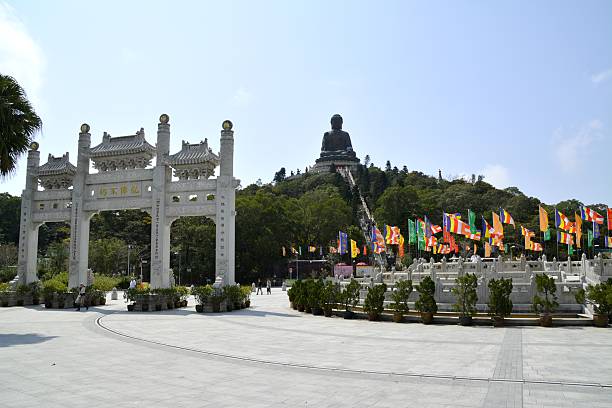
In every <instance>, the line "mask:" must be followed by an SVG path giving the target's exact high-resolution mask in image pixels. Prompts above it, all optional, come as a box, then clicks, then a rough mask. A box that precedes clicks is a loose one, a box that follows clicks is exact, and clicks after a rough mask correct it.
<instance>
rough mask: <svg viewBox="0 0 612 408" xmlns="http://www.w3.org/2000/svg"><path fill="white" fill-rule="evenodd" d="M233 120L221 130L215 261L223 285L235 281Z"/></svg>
mask: <svg viewBox="0 0 612 408" xmlns="http://www.w3.org/2000/svg"><path fill="white" fill-rule="evenodd" d="M232 127H233V125H232V122H230V121H229V120H226V121H225V122H223V130H222V131H221V149H220V153H219V156H220V171H219V177H217V195H216V197H215V201H216V211H217V214H216V222H217V225H216V235H217V247H216V262H215V274H216V276H217V277H221V279H222V281H223V284H224V285H233V284H234V283H235V281H236V277H235V276H236V274H235V259H236V255H235V252H236V245H235V236H236V232H235V230H236V189H235V186H234V132H233V131H232Z"/></svg>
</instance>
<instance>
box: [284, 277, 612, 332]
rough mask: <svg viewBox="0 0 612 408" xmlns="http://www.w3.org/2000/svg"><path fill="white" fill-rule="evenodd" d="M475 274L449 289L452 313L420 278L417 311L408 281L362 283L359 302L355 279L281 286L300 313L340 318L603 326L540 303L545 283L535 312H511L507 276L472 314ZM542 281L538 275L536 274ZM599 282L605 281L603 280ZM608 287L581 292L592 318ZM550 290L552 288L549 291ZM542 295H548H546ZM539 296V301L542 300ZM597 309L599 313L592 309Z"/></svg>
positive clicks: (603, 306) (604, 308) (604, 305)
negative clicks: (485, 308) (441, 306)
mask: <svg viewBox="0 0 612 408" xmlns="http://www.w3.org/2000/svg"><path fill="white" fill-rule="evenodd" d="M474 278H475V276H472V275H470V274H467V275H465V276H463V277H460V278H458V280H459V282H458V284H457V289H456V290H454V291H453V294H454V295H455V297H456V303H455V304H454V305H453V310H454V311H453V312H439V311H438V306H437V304H436V300H435V298H434V296H433V293H434V292H435V290H434V289H435V287H434V282H433V281H432V280H431V279H429V280H427V279H423V280H422V281H421V283H420V284H419V285H415V287H414V289H415V290H416V291H417V292H418V293H419V298H418V299H417V300H416V301H415V302H414V303H413V304H414V307H415V308H416V309H417V311H411V310H410V306H411V304H410V303H409V302H408V298H409V297H410V295H411V293H412V292H413V285H412V282H411V281H410V280H403V281H398V282H396V283H395V284H394V285H393V287H392V288H391V289H388V288H387V285H386V284H384V283H379V284H372V285H368V289H367V294H366V297H365V301H364V303H363V304H360V302H359V292H360V290H361V288H362V285H361V283H359V282H358V281H357V280H355V279H351V281H350V282H349V283H348V284H345V285H340V284H339V283H338V282H334V281H333V280H326V281H324V280H316V279H305V280H298V281H295V282H294V283H293V285H292V286H291V288H289V290H288V291H287V294H288V296H289V302H290V305H291V308H293V309H294V310H298V311H300V312H305V313H312V314H313V315H320V314H321V313H320V311H323V313H322V314H323V315H324V316H326V317H333V316H336V317H342V318H344V319H368V320H371V321H376V320H380V321H393V322H396V323H407V322H421V323H423V324H431V323H436V324H460V325H462V326H469V325H489V326H490V325H493V326H496V327H503V326H538V325H540V326H543V327H550V326H551V325H552V326H591V325H595V326H597V327H608V325H607V323H608V322H607V319H606V322H605V325H604V324H602V323H600V322H599V321H598V320H597V319H595V320H594V319H593V317H591V316H588V315H586V314H584V315H583V314H572V313H554V302H553V300H550V304H548V303H546V302H547V301H548V297H550V299H554V297H551V296H550V295H549V294H548V293H546V292H545V285H544V287H542V288H539V289H540V290H541V291H542V292H543V293H545V295H544V297H542V296H535V297H534V299H533V310H534V311H536V313H512V302H511V301H510V293H511V291H512V280H511V279H505V280H504V279H500V280H497V281H491V282H490V284H489V290H490V291H491V292H492V294H493V295H492V296H491V301H490V302H489V304H488V311H487V313H478V312H477V311H476V307H475V306H476V303H477V301H478V297H477V295H476V291H475V289H474V288H475V286H476V279H474ZM541 280H542V281H543V279H541ZM603 285H604V286H605V285H606V284H603ZM607 291H610V295H611V297H610V299H612V285H611V287H610V288H608V287H607V286H606V287H604V288H603V289H601V288H596V289H594V288H591V287H589V290H587V291H586V293H583V294H582V296H583V297H584V298H586V299H587V303H588V302H591V303H593V304H595V302H596V301H597V302H598V303H597V307H596V308H595V311H596V314H595V317H596V318H598V317H599V316H600V315H602V314H603V313H602V312H604V313H607V312H609V311H610V310H611V309H612V308H611V307H609V306H608V305H607V303H606V301H605V299H606V297H604V296H603V295H602V296H598V295H600V293H599V292H606V293H607ZM553 294H554V293H553ZM547 296H548V297H547ZM543 299H544V300H543ZM543 303H545V305H544V306H545V309H544V312H546V316H547V318H546V319H542V313H541V310H540V309H541V308H542V305H543ZM598 313H599V314H598Z"/></svg>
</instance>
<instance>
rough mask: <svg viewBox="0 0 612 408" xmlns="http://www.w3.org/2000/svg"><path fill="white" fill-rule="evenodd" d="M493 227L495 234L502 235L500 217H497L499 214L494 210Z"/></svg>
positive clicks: (502, 229) (502, 228) (502, 227)
mask: <svg viewBox="0 0 612 408" xmlns="http://www.w3.org/2000/svg"><path fill="white" fill-rule="evenodd" d="M493 229H494V230H495V233H496V234H498V235H500V236H503V235H504V226H503V225H502V222H501V218H499V215H498V214H497V213H495V212H493Z"/></svg>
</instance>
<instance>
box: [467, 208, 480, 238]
mask: <svg viewBox="0 0 612 408" xmlns="http://www.w3.org/2000/svg"><path fill="white" fill-rule="evenodd" d="M468 220H469V223H470V232H471V233H472V234H475V233H476V232H478V229H477V228H476V213H475V212H473V211H472V210H469V209H468Z"/></svg>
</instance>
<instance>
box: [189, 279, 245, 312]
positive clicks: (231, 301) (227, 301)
mask: <svg viewBox="0 0 612 408" xmlns="http://www.w3.org/2000/svg"><path fill="white" fill-rule="evenodd" d="M191 293H192V295H194V297H195V299H196V302H197V304H196V311H197V312H198V313H219V312H229V311H232V310H240V309H244V308H248V307H250V306H251V288H250V287H248V286H240V285H227V286H223V287H220V286H219V287H213V286H210V285H206V286H198V287H195V288H193V290H192V291H191Z"/></svg>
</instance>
